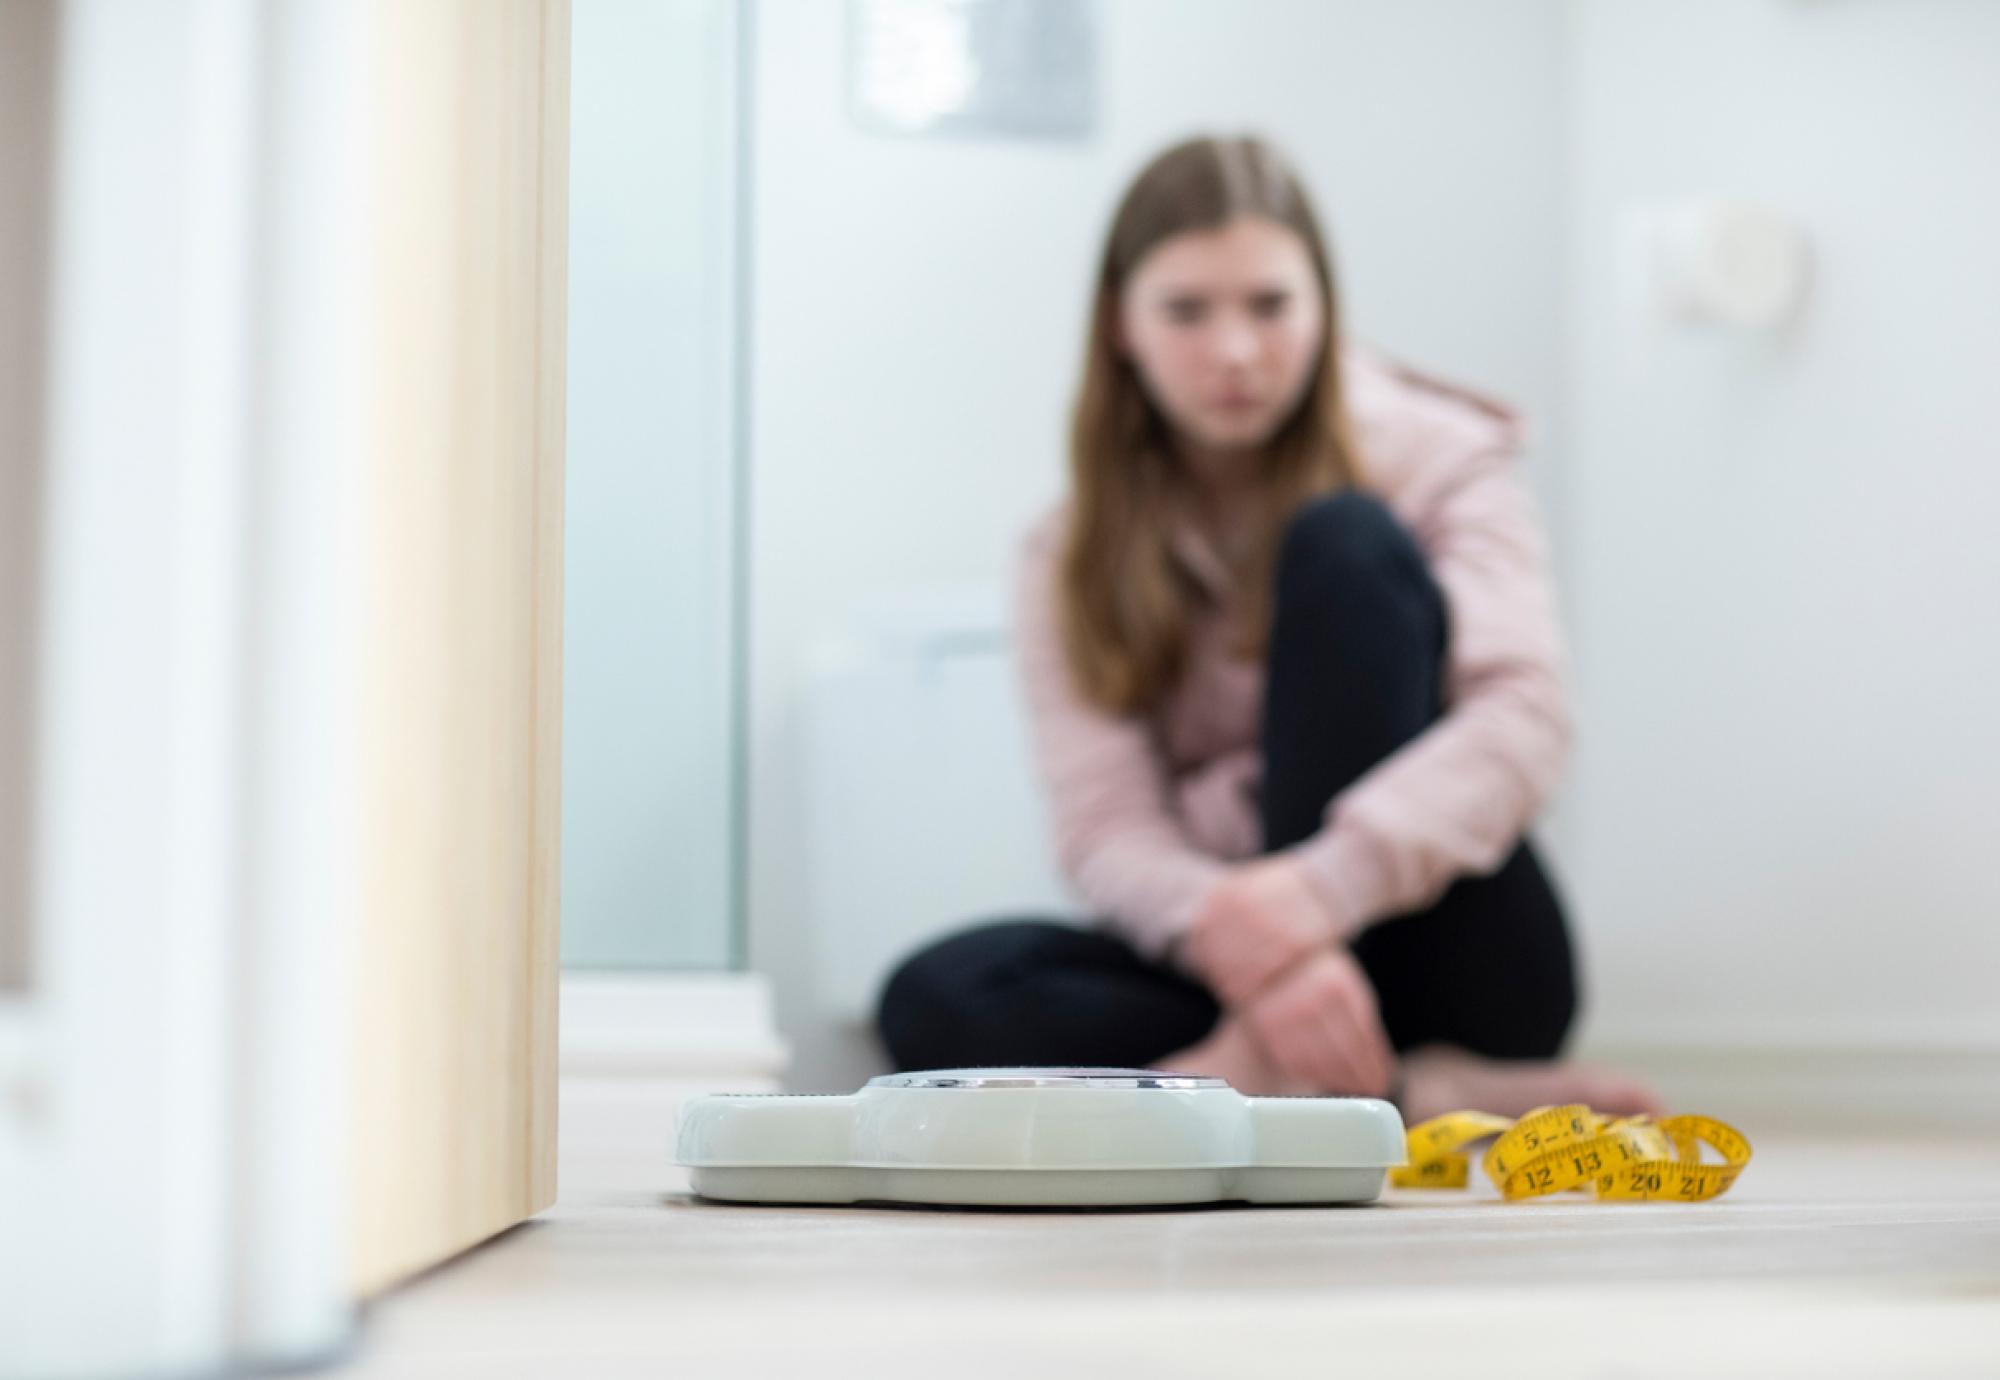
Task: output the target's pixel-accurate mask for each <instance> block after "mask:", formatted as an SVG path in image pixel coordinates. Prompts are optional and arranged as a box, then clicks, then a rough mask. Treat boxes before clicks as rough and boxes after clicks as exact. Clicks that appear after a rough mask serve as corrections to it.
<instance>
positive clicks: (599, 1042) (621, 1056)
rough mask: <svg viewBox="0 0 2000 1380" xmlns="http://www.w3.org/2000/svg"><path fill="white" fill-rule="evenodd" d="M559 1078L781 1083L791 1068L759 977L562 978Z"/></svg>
mask: <svg viewBox="0 0 2000 1380" xmlns="http://www.w3.org/2000/svg"><path fill="white" fill-rule="evenodd" d="M561 1027H562V1041H561V1046H560V1048H561V1055H560V1063H561V1069H562V1072H563V1073H564V1074H565V1075H569V1074H590V1075H604V1076H608V1075H626V1076H635V1077H640V1076H643V1077H653V1078H669V1079H678V1080H683V1081H684V1080H687V1079H691V1078H692V1079H701V1078H708V1077H721V1078H732V1079H741V1078H773V1079H775V1078H777V1077H779V1076H780V1075H782V1074H783V1073H784V1071H785V1068H786V1066H787V1065H788V1064H789V1063H790V1062H791V1051H790V1050H789V1049H788V1048H787V1047H786V1045H785V1042H784V1040H782V1039H781V1038H780V1037H779V1035H778V1025H777V1019H776V1017H775V1016H774V1014H773V1010H772V1004H771V985H770V983H769V982H768V981H767V980H766V979H765V978H764V977H763V975H762V974H759V973H612V972H565V973H564V974H563V975H562V1019H561Z"/></svg>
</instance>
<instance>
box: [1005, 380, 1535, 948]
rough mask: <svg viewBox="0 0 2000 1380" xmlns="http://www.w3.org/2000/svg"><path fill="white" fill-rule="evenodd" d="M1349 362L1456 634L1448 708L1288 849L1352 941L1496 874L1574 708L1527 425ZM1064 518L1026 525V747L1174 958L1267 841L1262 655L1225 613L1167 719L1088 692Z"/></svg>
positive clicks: (1134, 910) (1054, 812) (1021, 591)
mask: <svg viewBox="0 0 2000 1380" xmlns="http://www.w3.org/2000/svg"><path fill="white" fill-rule="evenodd" d="M1341 364H1342V370H1343V375H1342V377H1343V382H1344V384H1345V387H1346V393H1347V405H1348V410H1349V413H1350V415H1351V417H1352V419H1353V423H1354V437H1355V441H1356V444H1357V445H1358V447H1359V449H1360V451H1361V456H1362V463H1363V465H1364V466H1365V468H1366V473H1367V486H1368V487H1369V488H1370V489H1371V490H1372V491H1373V492H1374V493H1375V494H1376V495H1377V496H1378V497H1380V498H1381V499H1382V500H1383V501H1384V502H1385V503H1387V504H1388V505H1389V507H1390V509H1391V510H1392V511H1393V512H1394V513H1395V514H1396V515H1397V517H1399V518H1400V519H1401V520H1402V521H1403V523H1404V525H1405V526H1407V527H1408V528H1409V530H1410V532H1411V534H1412V535H1413V536H1414V537H1415V538H1416V540H1417V543H1418V545H1419V546H1420V547H1422V549H1423V550H1424V552H1425V554H1426V555H1427V556H1428V557H1429V560H1430V564H1431V571H1432V574H1433V575H1434V576H1435V577H1436V578H1437V581H1438V583H1439V585H1440V586H1441V587H1442V588H1443V590H1444V594H1445V601H1446V606H1447V609H1448V610H1449V616H1450V629H1451V631H1450V635H1449V638H1448V645H1447V652H1446V655H1447V666H1446V670H1445V704H1446V712H1445V714H1444V716H1443V717H1442V718H1441V719H1439V720H1438V721H1437V722H1436V723H1435V724H1433V725H1432V726H1431V727H1430V728H1429V729H1428V730H1426V731H1425V732H1424V733H1423V734H1421V735H1420V736H1418V737H1417V738H1416V739H1415V740H1413V741H1412V742H1410V743H1408V744H1406V745H1405V746H1404V747H1403V748H1402V749H1400V750H1399V751H1397V752H1396V753H1394V754H1392V755H1391V756H1390V757H1388V758H1387V759H1386V760H1384V761H1383V762H1381V763H1379V764H1378V765H1377V766H1376V767H1375V768H1374V769H1373V770H1371V771H1369V772H1368V773H1367V774H1366V775H1364V776H1363V777H1362V778H1361V779H1360V780H1359V781H1356V782H1355V783H1354V784H1353V785H1352V786H1350V787H1349V788H1348V789H1347V790H1345V791H1342V792H1341V793H1340V794H1339V795H1337V796H1336V797H1335V798H1334V799H1333V800H1332V801H1331V802H1330V803H1329V805H1328V807H1327V811H1326V817H1325V823H1324V824H1323V825H1322V826H1321V828H1320V829H1319V831H1318V832H1317V833H1315V834H1314V835H1313V836H1312V837H1311V838H1309V839H1307V840H1305V841H1304V842H1303V843H1301V844H1299V845H1297V846H1296V847H1295V848H1293V849H1290V850H1287V851H1288V852H1290V853H1291V854H1292V855H1294V856H1296V857H1297V858H1298V860H1299V861H1300V862H1301V863H1302V864H1303V865H1304V868H1305V872H1306V876H1307V877H1308V878H1309V879H1310V880H1312V881H1313V882H1314V883H1316V884H1317V886H1318V888H1319V890H1320V892H1321V894H1322V895H1323V896H1324V898H1325V899H1326V900H1327V902H1328V904H1329V907H1330V909H1331V911H1332V914H1333V916H1334V917H1335V923H1336V925H1337V926H1338V928H1339V929H1340V931H1341V933H1343V934H1351V933H1353V932H1354V931H1356V930H1359V929H1361V928H1362V927H1363V926H1366V925H1369V924H1373V923H1374V922H1376V921H1379V920H1383V919H1387V918H1390V917H1392V916H1397V915H1403V914H1407V913H1409V912H1411V911H1416V910H1421V909H1423V908H1425V907H1426V906H1428V905H1429V904H1430V903H1431V902H1433V901H1434V900H1435V899H1436V898H1437V897H1438V896H1439V895H1440V894H1441V893H1442V892H1443V891H1444V890H1445V888H1446V887H1447V886H1449V885H1450V884H1451V882H1452V881H1453V880H1455V879H1456V878H1458V877H1460V876H1463V875H1466V874H1468V873H1480V872H1489V871H1491V870H1493V869H1494V868H1496V867H1498V866H1499V864H1500V863H1501V862H1502V861H1503V860H1504V859H1505V858H1506V857H1507V855H1508V854H1509V853H1510V852H1511V851H1512V850H1513V847H1514V845H1515V844H1516V843H1517V842H1518V841H1519V840H1520V837H1521V835H1522V833H1523V831H1525V830H1526V829H1527V827H1528V825H1529V823H1530V822H1531V821H1532V820H1533V819H1534V817H1535V815H1536V814H1537V813H1538V812H1539V811H1540V809H1541V807H1542V805H1543V803H1544V802H1545V801H1546V800H1547V799H1548V797H1549V794H1550V792H1551V791H1552V790H1553V789H1554V786H1555V784H1556V781H1557V778H1558V777H1559V775H1560V774H1561V771H1562V768H1563V766H1564V764H1565V762H1566V760H1567V758H1568V753H1569V744H1570V715H1569V705H1568V701H1567V697H1566V695H1565V693H1564V689H1563V667H1564V664H1565V661H1566V653H1565V650H1564V647H1563V643H1562V639H1561V635H1560V633H1559V632H1558V630H1557V626H1556V619H1555V609H1554V600H1553V597H1552V594H1551V590H1550V587H1549V578H1548V572H1547V553H1546V546H1545V543H1544V540H1543V537H1542V533H1541V527H1540V523H1539V521H1538V519H1537V516H1536V510H1535V507H1534V503H1533V501H1532V499H1531V497H1530V495H1529V493H1528V490H1527V488H1526V486H1525V484H1524V483H1523V480H1522V476H1521V473H1520V465H1519V463H1518V458H1517V457H1518V453H1519V448H1520V445H1521V442H1522V439H1523V433H1524V428H1523V424H1522V421H1521V418H1520V416H1519V415H1518V414H1517V413H1516V412H1515V411H1514V410H1513V409H1512V408H1510V407H1508V406H1507V405H1505V404H1504V403H1500V402H1497V401H1494V400H1492V399H1490V398H1486V397H1483V396H1481V395H1479V394H1477V393H1473V392H1471V391H1469V390H1467V389H1464V388H1460V387H1458V386H1456V385H1454V384H1450V383H1446V382H1444V381H1442V380H1440V379H1437V378H1434V377H1432V376H1430V375H1427V374H1423V373H1419V372H1418V371H1416V370H1414V369H1411V368H1409V367H1407V366H1405V365H1402V364H1400V363H1398V362H1396V361H1394V360H1392V359H1390V358H1388V357H1387V356H1385V355H1382V354H1380V353H1378V352H1376V351H1374V350H1372V349H1370V348H1368V347H1365V346H1362V345H1359V344H1357V343H1353V342H1350V343H1349V344H1348V345H1347V346H1346V347H1345V348H1344V349H1343V351H1342V355H1341ZM1067 515H1068V506H1067V504H1066V503H1064V504H1058V505H1057V507H1056V508H1055V509H1054V510H1053V511H1051V512H1050V513H1049V514H1047V515H1046V516H1045V517H1044V518H1043V519H1042V520H1041V521H1039V522H1037V523H1036V524H1035V525H1034V526H1033V527H1032V528H1031V529H1030V531H1029V532H1028V534H1027V536H1026V539H1025V541H1024V543H1023V546H1022V552H1021V555H1022V559H1021V563H1020V567H1019V574H1018V581H1017V587H1016V608H1015V640H1016V645H1017V648H1018V658H1019V668H1020V674H1021V678H1022V682H1023V686H1024V688H1025V691H1026V697H1027V704H1028V709H1029V718H1030V722H1031V725H1032V731H1031V738H1032V742H1033V745H1034V752H1035V757H1036V761H1037V766H1038V769H1039V771H1040V774H1041V777H1042V781H1043V784H1044V785H1045V787H1046V788H1047V791H1048V802H1049V806H1050V816H1051V823H1052V827H1053V831H1054V835H1055V846H1056V852H1057V857H1058V860H1059V862H1060V864H1061V867H1062V871H1063V873H1064V875H1065V876H1066V877H1068V879H1069V881H1070V884H1071V885H1072V886H1073V887H1074V889H1075V890H1076V892H1077V894H1078V896H1079V897H1080V898H1081V899H1082V900H1083V901H1084V903H1085V904H1086V905H1088V906H1089V907H1091V908H1092V909H1093V910H1094V911H1095V912H1096V913H1097V914H1098V915H1100V916H1102V917H1103V918H1104V919H1105V920H1106V921H1108V922H1109V923H1110V924H1111V925H1112V926H1113V927H1114V928H1115V929H1117V930H1118V931H1120V932H1121V933H1122V934H1124V935H1125V937H1126V938H1127V939H1128V940H1130V941H1131V942H1132V943H1133V944H1134V945H1135V946H1136V947H1137V948H1138V949H1139V950H1140V952H1142V953H1144V954H1147V955H1148V956H1150V957H1154V958H1163V957H1165V956H1166V954H1167V951H1168V948H1169V946H1170V945H1171V944H1172V943H1173V941H1175V940H1176V939H1177V938H1179V936H1180V935H1181V934H1182V933H1183V932H1184V931H1185V930H1186V929H1187V927H1188V926H1189V925H1190V924H1191V923H1192V922H1193V920H1194V917H1195V915H1196V914H1197V912H1198V911H1199V909H1200V907H1201V904H1202V900H1203V898H1204V896H1205V895H1206V893H1207V891H1208V889H1209V888H1210V887H1211V886H1213V885H1214V884H1215V883H1216V882H1217V881H1218V880H1220V879H1221V878H1222V877H1223V875H1224V874H1225V873H1226V872H1227V871H1228V870H1229V867H1230V865H1231V864H1232V863H1235V862H1239V861H1243V860H1247V859H1249V858H1252V857H1254V856H1256V855H1257V853H1258V852H1259V851H1260V844H1261V842H1262V839H1261V826H1260V825H1259V822H1258V811H1257V804H1256V799H1255V795H1254V792H1255V791H1256V788H1257V784H1258V781H1259V778H1260V777H1261V775H1262V771H1263V756H1262V753H1261V751H1260V749H1259V747H1258V728H1259V719H1260V717H1261V715H1262V711H1263V692H1264V665H1263V662H1262V661H1261V660H1245V659H1242V658H1238V657H1236V656H1234V655H1233V654H1231V652H1230V651H1229V649H1228V647H1227V645H1226V640H1225V639H1226V628H1227V619H1228V611H1227V609H1226V608H1224V609H1220V610H1217V611H1216V612H1214V613H1211V614H1208V615H1205V616H1203V617H1202V618H1201V619H1199V620H1198V621H1197V623H1196V625H1195V626H1194V627H1193V628H1191V629H1190V647H1189V665H1188V670H1187V673H1186V674H1185V676H1184V677H1183V679H1182V681H1181V683H1180V684H1179V685H1178V686H1176V687H1175V689H1174V690H1173V692H1172V693H1171V694H1170V695H1169V696H1168V698H1167V700H1166V702H1165V703H1164V705H1163V706H1162V707H1161V708H1160V709H1159V710H1157V711H1155V712H1154V713H1152V714H1151V715H1148V716H1146V717H1144V718H1139V717H1129V718H1128V717H1119V716H1116V715H1111V714H1107V713H1105V712H1104V711H1102V710H1099V709H1097V708H1095V707H1093V706H1091V705H1089V704H1087V703H1085V702H1084V701H1083V700H1082V699H1081V698H1080V697H1079V696H1078V695H1077V693H1076V690H1075V686H1074V682H1073V681H1072V679H1071V677H1070V672H1069V666H1068V662H1067V658H1066V657H1065V654H1064V652H1063V650H1062V644H1061V637H1060V633H1059V631H1058V625H1057V616H1056V602H1055V579H1056V572H1057V567H1058V562H1059V560H1060V556H1061V549H1062V534H1063V524H1064V523H1065V522H1066V521H1067ZM1173 542H1174V545H1175V549H1176V550H1177V552H1178V553H1179V555H1180V556H1181V559H1182V560H1183V561H1184V562H1185V563H1186V564H1187V567H1188V569H1189V572H1190V573H1191V574H1192V575H1194V576H1195V577H1196V578H1197V579H1200V580H1202V581H1203V582H1204V583H1205V584H1207V586H1208V587H1209V588H1210V589H1212V590H1214V591H1215V592H1217V593H1218V594H1220V595H1222V596H1223V597H1224V599H1225V600H1226V599H1227V598H1228V593H1229V590H1228V575H1227V572H1226V570H1225V569H1224V567H1223V566H1222V564H1221V562H1220V561H1219V559H1218V558H1217V557H1216V555H1215V554H1214V552H1213V551H1212V550H1211V549H1210V548H1209V546H1208V544H1207V542H1206V541H1205V540H1204V538H1203V537H1202V536H1201V535H1200V533H1199V531H1198V529H1196V528H1195V527H1193V526H1192V525H1189V526H1186V527H1184V528H1182V529H1180V530H1177V531H1176V532H1175V533H1174V534H1173Z"/></svg>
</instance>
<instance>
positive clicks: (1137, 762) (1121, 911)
mask: <svg viewBox="0 0 2000 1380" xmlns="http://www.w3.org/2000/svg"><path fill="white" fill-rule="evenodd" d="M1065 515H1066V510H1058V512H1057V513H1055V514H1053V515H1051V517H1050V518H1048V519H1046V520H1044V521H1043V522H1042V523H1040V524H1039V525H1037V527H1036V528H1035V529H1034V530H1032V531H1031V532H1030V533H1029V534H1028V537H1027V539H1026V541H1025V542H1024V543H1023V548H1022V553H1021V561H1020V565H1019V569H1018V575H1017V580H1016V588H1015V613H1014V642H1015V646H1016V649H1017V655H1018V658H1019V663H1018V664H1019V672H1020V677H1021V685H1022V689H1023V691H1024V694H1025V697H1026V700H1027V708H1028V718H1029V730H1030V731H1029V736H1030V740H1031V742H1032V744H1033V750H1034V756H1035V762H1036V766H1037V769H1038V772H1039V775H1040V777H1041V780H1042V784H1043V786H1044V788H1045V792H1046V799H1047V801H1048V806H1049V816H1050V824H1051V826H1052V831H1053V834H1054V841H1055V849H1056V857H1057V860H1058V863H1059V864H1060V866H1061V869H1062V872H1063V875H1064V876H1065V877H1067V878H1068V879H1069V882H1070V885H1071V886H1072V887H1073V888H1075V890H1076V892H1077V894H1078V896H1079V897H1081V898H1082V899H1083V901H1084V902H1085V903H1086V904H1087V905H1089V906H1090V907H1092V908H1093V909H1095V910H1096V911H1098V912H1099V913H1101V914H1102V915H1103V916H1104V917H1105V918H1106V919H1107V920H1109V921H1110V922H1111V923H1112V925H1113V926H1114V927H1115V928H1116V929H1118V930H1119V932H1120V933H1122V934H1123V935H1124V936H1125V937H1126V939H1128V940H1129V941H1130V942H1131V943H1132V945H1133V946H1134V947H1135V948H1137V949H1138V950H1139V951H1140V952H1141V953H1142V954H1144V955H1146V956H1147V957H1148V958H1152V959H1156V960H1160V959H1165V958H1166V957H1167V956H1168V948H1169V946H1170V945H1171V944H1173V942H1174V941H1175V940H1177V939H1178V938H1179V937H1180V936H1181V935H1182V934H1184V933H1185V932H1186V930H1187V928H1188V926H1189V925H1190V924H1191V923H1192V922H1193V920H1194V917H1195V914H1196V913H1197V912H1198V911H1199V909H1200V907H1201V904H1202V901H1203V899H1204V897H1205V896H1206V895H1207V893H1208V891H1209V889H1210V888H1211V887H1212V886H1214V885H1215V884H1216V883H1217V882H1219V881H1220V880H1222V878H1223V877H1224V875H1225V874H1226V873H1227V872H1228V866H1227V864H1225V863H1223V862H1222V861H1220V860H1219V859H1216V858H1213V857H1210V856H1209V855H1208V854H1206V853H1203V852H1202V851H1201V850H1200V849H1198V848H1196V847H1195V846H1194V845H1193V844H1192V843H1191V842H1190V841H1189V839H1188V837H1187V834H1186V833H1185V832H1184V830H1183V829H1182V827H1181V824H1180V822H1179V820H1178V819H1177V818H1176V816H1175V815H1174V814H1173V813H1172V811H1171V809H1170V808H1169V805H1168V784H1167V775H1166V771H1165V768H1164V765H1163V764H1162V763H1161V761H1160V760H1159V756H1158V754H1157V752H1156V751H1155V749H1154V746H1153V743H1152V741H1151V738H1150V735H1149V734H1148V732H1147V730H1146V727H1145V725H1144V724H1143V723H1141V722H1140V721H1138V720H1136V719H1128V718H1120V717H1118V716H1115V715H1111V714H1107V713H1105V712H1104V711H1102V710H1100V709H1097V708H1096V707H1094V706H1092V705H1090V704H1089V703H1087V702H1086V701H1084V700H1083V699H1082V698H1081V697H1080V695H1079V694H1078V692H1077V689H1076V684H1075V680H1074V678H1073V677H1072V675H1071V672H1070V668H1069V661H1068V657H1067V655H1066V653H1065V652H1064V650H1063V646H1062V637H1061V632H1060V624H1059V622H1058V615H1057V604H1056V572H1057V569H1058V566H1059V563H1060V548H1061V541H1062V535H1063V527H1062V522H1063V520H1064V518H1065Z"/></svg>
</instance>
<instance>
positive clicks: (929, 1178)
mask: <svg viewBox="0 0 2000 1380" xmlns="http://www.w3.org/2000/svg"><path fill="white" fill-rule="evenodd" d="M1405 1149H1406V1141H1405V1137H1404V1133H1403V1118H1402V1116H1401V1114H1400V1113H1399V1112H1397V1110H1396V1108H1395V1107H1394V1105H1392V1104H1391V1103H1388V1102H1384V1101H1380V1100H1378V1099H1375V1098H1365V1097H1246V1096H1244V1095H1243V1094H1242V1093H1239V1092H1237V1091H1236V1089H1234V1088H1232V1087H1231V1086H1230V1085H1229V1084H1228V1083H1227V1082H1226V1081H1225V1080H1223V1079H1220V1078H1210V1077H1200V1076H1194V1075H1186V1074H1176V1073H1170V1072H1161V1071H1158V1070H1153V1069H1114V1068H989V1069H933V1070H926V1071H921V1072H915V1073H895V1074H886V1075H884V1076H882V1077H880V1078H872V1079H870V1080H869V1081H868V1083H867V1085H866V1086H865V1087H863V1088H862V1089H861V1090H860V1091H859V1092H855V1093H848V1094H834V1095H797V1094H777V1093H759V1094H745V1093H723V1094H715V1095H711V1096H708V1097H701V1098H696V1099H694V1100H692V1101H690V1102H688V1103H687V1104H686V1105H685V1106H683V1107H682V1109H681V1113H680V1126H679V1131H678V1135H677V1145H676V1152H677V1158H678V1160H679V1162H680V1163H681V1164H682V1165H683V1166H685V1167H686V1168H687V1169H688V1170H689V1171H690V1177H691V1180H692V1187H693V1189H694V1192H695V1193H696V1194H697V1195H698V1196H700V1197H702V1198H706V1199H713V1200H717V1201H721V1202H737V1203H871V1202H880V1203H912V1204H926V1205H933V1206H964V1207H971V1206H983V1207H1119V1206H1124V1207H1132V1206H1171V1205H1181V1204H1197V1203H1225V1202H1242V1203H1295V1204H1306V1203H1328V1204H1331V1203H1365V1202H1372V1201H1373V1200H1375V1199H1376V1198H1377V1197H1379V1196H1380V1194H1381V1192H1382V1184H1383V1179H1384V1176H1385V1175H1386V1174H1387V1172H1388V1170H1389V1169H1391V1168H1392V1167H1395V1166H1398V1165H1401V1164H1403V1163H1404V1162H1405Z"/></svg>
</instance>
